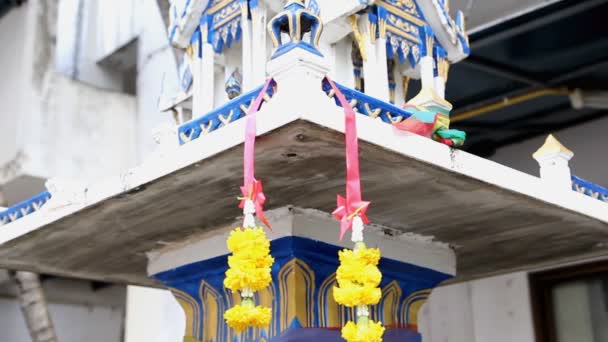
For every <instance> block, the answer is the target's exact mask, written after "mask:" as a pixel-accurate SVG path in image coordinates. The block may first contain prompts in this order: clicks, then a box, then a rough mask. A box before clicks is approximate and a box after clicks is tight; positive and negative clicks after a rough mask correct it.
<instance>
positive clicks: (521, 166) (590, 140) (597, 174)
mask: <svg viewBox="0 0 608 342" xmlns="http://www.w3.org/2000/svg"><path fill="white" fill-rule="evenodd" d="M607 131H608V117H606V118H603V119H599V120H595V121H592V122H588V123H585V124H582V125H578V126H574V127H570V128H567V129H564V130H561V131H557V132H553V133H554V135H555V136H556V138H557V139H558V140H559V141H560V142H561V143H562V144H563V145H564V146H566V147H568V148H569V149H570V150H572V151H573V152H574V158H572V160H571V161H570V169H571V170H572V174H574V175H577V176H579V177H581V178H585V179H587V180H589V181H592V182H594V183H597V184H600V185H603V186H607V187H608V153H606V147H607V146H608V135H607V134H606V132H607ZM544 139H545V136H540V137H537V138H534V139H530V140H526V141H523V142H521V143H517V144H513V145H509V146H506V147H503V148H501V149H499V150H498V151H497V152H496V154H495V155H494V156H492V158H491V159H492V160H494V161H496V162H498V163H501V164H504V165H507V166H509V167H512V168H514V169H517V170H520V171H523V172H527V173H530V174H533V175H536V176H538V170H539V168H538V164H537V163H536V161H535V160H534V159H533V158H532V153H534V152H535V151H536V150H537V149H538V148H539V147H540V146H542V144H543V142H544Z"/></svg>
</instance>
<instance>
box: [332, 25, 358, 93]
mask: <svg viewBox="0 0 608 342" xmlns="http://www.w3.org/2000/svg"><path fill="white" fill-rule="evenodd" d="M352 48H353V45H352V40H351V38H350V37H349V36H346V37H344V38H343V39H342V40H340V41H339V42H337V43H336V48H335V52H336V60H335V65H336V67H335V68H336V75H335V77H336V81H338V82H339V83H341V84H342V85H344V86H346V87H349V88H353V89H354V88H355V74H354V73H353V68H354V66H353V59H352V57H351V54H352Z"/></svg>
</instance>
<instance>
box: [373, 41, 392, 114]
mask: <svg viewBox="0 0 608 342" xmlns="http://www.w3.org/2000/svg"><path fill="white" fill-rule="evenodd" d="M375 48H376V63H377V64H378V66H377V68H376V70H377V74H376V77H377V78H378V80H377V82H378V85H377V87H378V88H377V89H376V95H375V97H376V98H378V99H380V100H382V101H385V102H389V100H390V92H389V87H388V65H387V58H386V38H383V37H380V38H378V39H376V46H375Z"/></svg>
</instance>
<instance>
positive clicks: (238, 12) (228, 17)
mask: <svg viewBox="0 0 608 342" xmlns="http://www.w3.org/2000/svg"><path fill="white" fill-rule="evenodd" d="M240 15H241V12H240V11H236V12H234V13H231V14H230V15H229V16H227V17H226V18H224V19H222V20H221V21H219V22H217V23H215V24H214V25H213V29H217V28H220V27H222V26H223V25H224V24H226V23H227V22H229V21H231V20H232V19H234V18H236V17H239V16H240Z"/></svg>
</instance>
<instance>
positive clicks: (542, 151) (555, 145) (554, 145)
mask: <svg viewBox="0 0 608 342" xmlns="http://www.w3.org/2000/svg"><path fill="white" fill-rule="evenodd" d="M557 153H561V154H564V155H566V156H568V157H570V158H572V157H573V156H574V152H572V151H570V150H569V149H567V148H566V147H565V146H564V145H562V143H560V142H559V141H558V140H557V139H556V138H555V137H554V136H553V134H549V136H548V137H547V139H546V140H545V143H544V144H543V146H541V147H540V148H539V149H538V151H536V152H534V154H533V155H532V157H534V159H539V158H542V157H543V156H546V155H549V154H557Z"/></svg>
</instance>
